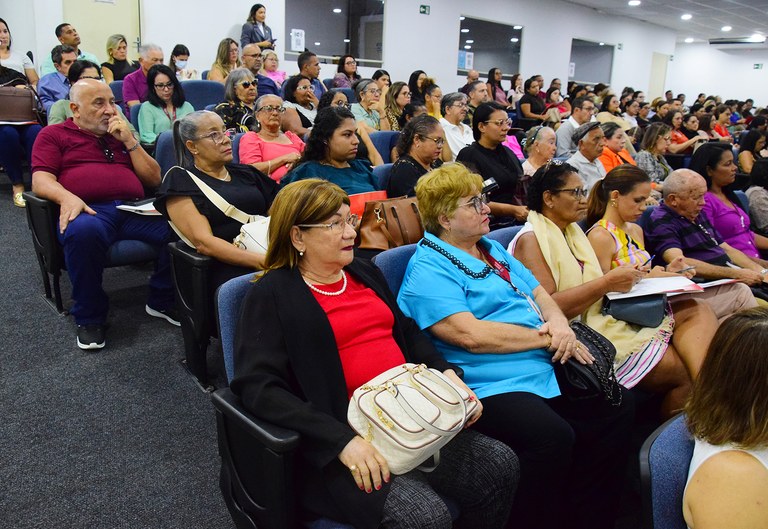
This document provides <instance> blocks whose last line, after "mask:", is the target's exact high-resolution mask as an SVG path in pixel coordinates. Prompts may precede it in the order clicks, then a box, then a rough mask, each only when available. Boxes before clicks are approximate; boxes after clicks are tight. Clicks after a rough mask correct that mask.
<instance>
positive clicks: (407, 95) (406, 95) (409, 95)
mask: <svg viewBox="0 0 768 529" xmlns="http://www.w3.org/2000/svg"><path fill="white" fill-rule="evenodd" d="M400 95H401V96H403V97H411V93H410V92H401V93H400Z"/></svg>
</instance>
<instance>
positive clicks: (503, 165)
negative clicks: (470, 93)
mask: <svg viewBox="0 0 768 529" xmlns="http://www.w3.org/2000/svg"><path fill="white" fill-rule="evenodd" d="M511 126H512V123H511V121H510V119H509V116H508V115H507V111H506V109H505V108H504V107H503V106H502V105H499V104H498V103H482V104H481V105H480V106H478V107H477V109H476V110H475V113H474V115H473V116H472V135H473V136H474V138H475V143H473V144H472V145H470V146H469V147H464V148H463V149H462V150H461V151H459V154H458V156H456V161H457V162H461V163H463V164H465V165H467V166H468V167H470V168H471V169H473V170H474V171H476V172H477V173H479V174H480V176H482V177H483V180H485V181H486V183H487V184H488V183H489V182H488V180H490V179H493V180H494V182H492V183H490V184H491V186H490V187H491V188H492V189H489V192H490V195H489V198H490V200H491V202H490V203H489V206H490V208H491V215H492V220H491V226H492V228H498V227H502V226H505V225H511V224H514V223H520V222H524V221H525V218H526V217H527V216H528V208H527V207H525V206H524V205H523V203H524V202H523V201H524V200H525V189H524V188H523V187H522V185H521V179H522V177H523V167H522V165H520V160H518V159H517V157H516V156H515V155H514V154H512V151H510V150H509V149H508V148H507V147H505V146H504V145H502V143H503V142H504V140H506V139H507V133H508V132H509V129H510V127H511ZM487 184H486V185H487ZM494 184H495V185H494Z"/></svg>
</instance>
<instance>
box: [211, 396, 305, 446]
mask: <svg viewBox="0 0 768 529" xmlns="http://www.w3.org/2000/svg"><path fill="white" fill-rule="evenodd" d="M211 400H212V401H213V405H214V407H215V408H216V409H217V410H219V411H220V412H221V413H222V414H223V415H224V416H225V417H226V418H227V420H230V421H233V422H234V424H235V425H236V426H238V427H239V428H241V429H242V430H244V431H245V432H246V433H247V434H249V435H250V436H251V437H253V439H254V440H255V441H256V442H258V443H260V444H262V445H263V446H265V447H266V448H268V449H269V450H272V451H273V452H276V453H286V452H291V451H293V450H295V449H296V448H297V447H298V446H299V434H298V433H297V432H295V431H293V430H289V429H287V428H282V427H280V426H276V425H274V424H270V423H268V422H266V421H263V420H261V419H257V418H256V417H254V416H253V415H251V414H250V413H249V412H247V411H246V410H245V408H244V407H243V405H242V403H241V402H240V398H239V397H238V396H237V395H235V394H234V393H232V391H231V390H230V389H229V388H222V389H219V390H217V391H215V392H214V393H213V394H212V395H211Z"/></svg>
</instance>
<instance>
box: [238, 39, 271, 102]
mask: <svg viewBox="0 0 768 529" xmlns="http://www.w3.org/2000/svg"><path fill="white" fill-rule="evenodd" d="M242 61H243V66H244V67H245V68H248V69H249V70H250V71H251V73H252V74H253V76H254V77H255V78H256V82H257V84H258V88H257V93H258V96H257V97H261V96H266V95H275V96H280V89H279V88H278V87H277V85H276V84H275V82H274V81H273V80H272V79H270V78H269V77H267V76H266V75H261V74H260V73H259V71H260V70H261V48H259V46H258V45H256V44H254V43H252V44H246V45H245V46H243V58H242Z"/></svg>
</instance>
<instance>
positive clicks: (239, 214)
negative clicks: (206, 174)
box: [186, 169, 251, 224]
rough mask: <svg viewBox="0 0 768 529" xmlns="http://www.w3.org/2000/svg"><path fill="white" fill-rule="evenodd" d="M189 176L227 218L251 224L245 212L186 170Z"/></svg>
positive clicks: (249, 217)
mask: <svg viewBox="0 0 768 529" xmlns="http://www.w3.org/2000/svg"><path fill="white" fill-rule="evenodd" d="M186 171H187V174H188V175H189V177H190V178H191V179H192V181H193V182H194V183H195V184H196V185H197V187H199V188H200V191H202V192H203V194H204V195H205V196H206V198H207V199H208V200H210V201H211V203H212V204H213V205H214V206H216V207H217V208H219V210H221V212H222V213H224V214H225V215H226V216H227V217H229V218H231V219H235V220H236V221H237V222H239V223H240V224H248V223H249V222H251V215H249V214H247V213H245V212H244V211H242V210H240V209H238V208H236V207H235V206H233V205H232V204H230V203H229V202H227V201H226V200H224V199H223V198H222V196H221V195H220V194H218V193H217V192H216V191H214V190H213V188H211V186H209V185H208V184H206V183H205V182H203V181H202V180H201V179H200V178H198V177H197V176H195V175H194V174H193V173H192V171H190V170H189V169H186Z"/></svg>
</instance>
